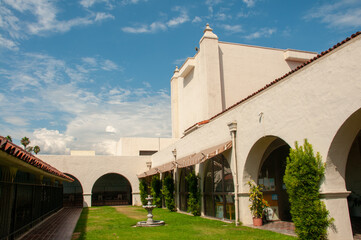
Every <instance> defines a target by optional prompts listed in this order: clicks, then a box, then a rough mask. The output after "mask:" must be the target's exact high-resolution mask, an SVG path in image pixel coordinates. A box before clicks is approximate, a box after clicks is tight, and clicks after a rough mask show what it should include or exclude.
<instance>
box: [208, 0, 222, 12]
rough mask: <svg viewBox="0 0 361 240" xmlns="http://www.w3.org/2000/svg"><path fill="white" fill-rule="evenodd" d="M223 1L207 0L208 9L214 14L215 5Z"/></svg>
mask: <svg viewBox="0 0 361 240" xmlns="http://www.w3.org/2000/svg"><path fill="white" fill-rule="evenodd" d="M221 2H222V0H206V5H207V6H208V11H209V12H210V14H211V15H212V14H213V7H214V6H215V5H218V4H220V3H221Z"/></svg>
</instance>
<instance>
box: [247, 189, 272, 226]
mask: <svg viewBox="0 0 361 240" xmlns="http://www.w3.org/2000/svg"><path fill="white" fill-rule="evenodd" d="M248 185H249V201H250V202H251V204H250V205H249V209H250V210H251V213H252V216H253V225H254V226H262V217H263V211H264V209H265V208H266V207H268V206H269V205H268V203H267V201H266V200H264V199H263V193H262V189H263V188H262V186H261V185H256V184H254V183H253V182H248Z"/></svg>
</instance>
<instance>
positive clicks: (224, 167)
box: [203, 154, 235, 220]
mask: <svg viewBox="0 0 361 240" xmlns="http://www.w3.org/2000/svg"><path fill="white" fill-rule="evenodd" d="M205 164H206V166H205V174H204V188H203V201H204V210H205V215H207V216H211V217H216V218H221V219H230V220H233V219H234V218H235V210H234V184H233V176H232V171H231V168H230V166H229V163H228V161H227V159H226V158H225V157H224V156H223V155H222V154H220V155H217V156H215V157H213V158H211V159H209V160H208V161H207V162H206V163H205Z"/></svg>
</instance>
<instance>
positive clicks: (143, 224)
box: [135, 195, 165, 227]
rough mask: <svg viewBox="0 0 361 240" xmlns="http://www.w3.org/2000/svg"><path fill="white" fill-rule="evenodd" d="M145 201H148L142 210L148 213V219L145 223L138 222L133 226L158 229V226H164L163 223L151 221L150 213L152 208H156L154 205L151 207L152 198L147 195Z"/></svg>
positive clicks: (151, 215)
mask: <svg viewBox="0 0 361 240" xmlns="http://www.w3.org/2000/svg"><path fill="white" fill-rule="evenodd" d="M146 200H147V201H148V204H147V205H144V206H143V208H144V209H146V210H147V211H148V215H147V217H148V219H147V221H140V222H138V223H137V225H135V226H136V227H158V226H164V224H165V223H164V221H157V220H153V214H152V211H153V209H154V208H156V207H157V206H156V205H152V200H153V198H152V197H151V196H150V195H148V197H147V198H146Z"/></svg>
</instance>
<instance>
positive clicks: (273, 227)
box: [251, 221, 296, 236]
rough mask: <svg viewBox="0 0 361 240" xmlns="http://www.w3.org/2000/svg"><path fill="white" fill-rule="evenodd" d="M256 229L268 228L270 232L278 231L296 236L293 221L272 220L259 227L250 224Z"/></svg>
mask: <svg viewBox="0 0 361 240" xmlns="http://www.w3.org/2000/svg"><path fill="white" fill-rule="evenodd" d="M251 227H254V228H258V229H263V230H269V231H272V232H278V233H282V234H286V235H291V236H296V233H295V225H294V224H293V222H284V221H274V222H268V223H266V224H263V225H262V226H260V227H255V226H251Z"/></svg>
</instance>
